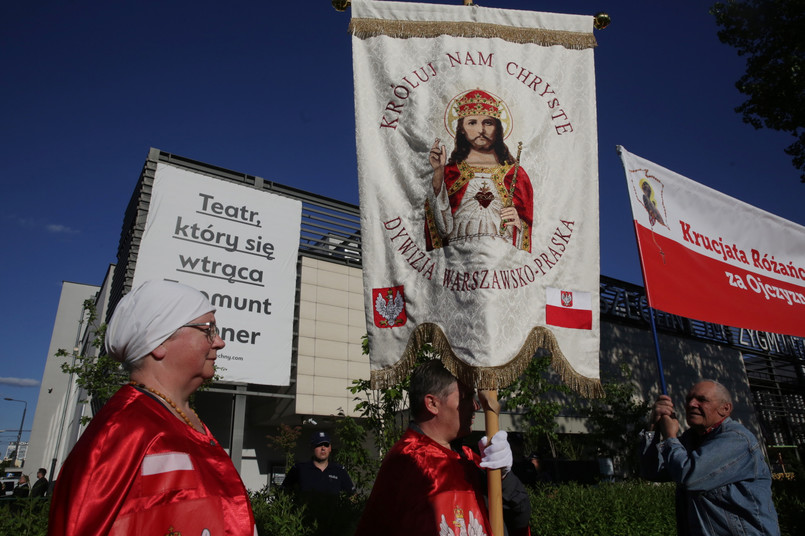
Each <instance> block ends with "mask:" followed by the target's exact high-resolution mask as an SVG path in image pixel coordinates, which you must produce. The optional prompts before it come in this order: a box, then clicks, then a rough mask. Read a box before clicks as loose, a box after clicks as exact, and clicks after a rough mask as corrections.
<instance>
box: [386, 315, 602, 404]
mask: <svg viewBox="0 0 805 536" xmlns="http://www.w3.org/2000/svg"><path fill="white" fill-rule="evenodd" d="M426 343H430V344H431V345H432V346H433V348H434V350H435V351H436V353H437V354H438V355H439V356H440V357H441V360H442V363H444V366H445V367H446V368H447V370H449V371H450V372H452V373H453V375H454V376H455V377H456V378H458V379H459V380H460V381H461V382H462V383H464V384H466V385H472V386H474V387H475V388H476V389H501V388H503V387H506V386H508V385H510V384H511V383H512V382H514V380H516V379H517V378H518V377H520V375H521V374H522V373H523V372H525V369H526V367H528V364H529V363H530V362H531V359H532V358H533V357H534V354H535V353H536V351H537V350H538V349H540V348H544V349H545V350H547V351H548V352H549V353H550V354H551V367H552V368H553V369H554V370H555V371H556V372H557V373H558V374H559V376H560V377H561V378H562V381H563V382H564V383H565V384H566V385H567V386H568V387H570V388H571V389H573V390H574V391H576V392H578V393H579V394H581V395H582V396H585V397H587V398H600V397H603V396H604V388H603V386H602V385H601V380H598V379H595V378H588V377H586V376H582V375H581V374H579V373H578V372H576V371H575V370H573V367H571V366H570V363H568V361H567V359H566V358H565V356H564V354H563V353H562V350H561V349H560V348H559V344H558V343H557V342H556V337H554V335H553V333H551V331H550V330H549V329H548V328H545V327H541V326H539V327H535V328H533V329H532V330H531V332H530V333H529V334H528V337H526V341H525V343H523V346H522V348H520V351H519V352H518V353H517V355H515V356H514V358H512V360H511V361H509V362H508V363H506V364H505V365H500V366H497V367H471V366H470V365H467V364H466V363H464V362H463V361H461V360H460V359H459V358H458V356H457V355H456V354H455V352H453V348H452V347H451V346H450V342H449V341H448V340H447V337H446V336H445V334H444V332H443V331H442V329H441V328H440V327H439V326H437V325H436V324H431V323H425V324H420V325H418V326H417V327H416V328H415V329H414V332H413V333H412V334H411V337H410V338H409V339H408V345H407V346H406V348H405V352H404V353H403V356H402V359H400V360H399V361H398V362H397V363H395V364H394V366H392V367H389V368H386V369H382V370H373V371H372V373H371V381H372V389H387V388H389V387H390V386H391V385H393V384H395V383H398V382H399V381H401V380H402V379H403V378H405V377H406V376H407V375H408V374H409V373H410V372H411V370H412V369H413V367H414V364H415V363H416V354H417V352H418V351H419V350H420V349H421V348H422V347H423V346H424V345H425V344H426ZM370 354H371V348H370Z"/></svg>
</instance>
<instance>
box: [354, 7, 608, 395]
mask: <svg viewBox="0 0 805 536" xmlns="http://www.w3.org/2000/svg"><path fill="white" fill-rule="evenodd" d="M352 15H353V18H352V21H351V24H350V30H351V32H352V35H353V61H354V73H355V109H356V111H355V115H356V124H357V133H356V137H357V149H358V172H359V180H360V201H361V236H362V248H363V274H364V286H365V296H366V317H367V326H368V331H369V345H370V359H371V367H372V383H373V386H374V387H376V388H382V387H384V386H386V385H388V384H390V383H392V382H395V381H397V380H399V379H400V378H402V377H404V376H405V375H406V374H407V373H408V372H409V371H410V368H411V367H412V366H413V364H414V360H415V354H416V352H417V350H418V349H419V348H421V346H422V345H423V344H425V343H431V344H433V346H434V347H435V348H436V350H437V351H438V353H439V354H440V356H441V359H442V361H443V362H444V363H445V365H446V366H447V367H448V368H449V369H450V370H451V371H452V372H453V373H454V374H456V376H458V377H459V378H460V379H462V381H464V382H465V383H467V384H470V385H473V386H475V387H477V388H482V389H497V388H500V387H504V386H506V385H508V384H509V383H510V382H511V381H513V380H514V379H515V378H517V377H518V376H519V375H520V374H521V373H522V372H523V370H524V369H525V367H526V366H527V365H528V362H529V361H530V360H531V358H532V357H533V355H534V353H535V351H536V350H537V349H539V348H544V349H547V350H548V351H549V352H550V354H551V355H552V356H553V366H554V368H555V369H556V370H557V371H558V372H559V373H560V374H561V376H562V378H563V380H564V381H565V382H566V383H567V384H569V385H570V386H572V387H573V388H575V389H577V390H578V391H580V392H582V393H584V394H589V395H593V394H600V393H601V384H600V380H599V374H598V352H599V342H598V339H599V314H598V307H599V295H598V288H599V249H598V177H597V169H598V161H597V143H596V115H595V82H594V76H593V47H594V46H595V40H594V38H593V35H592V30H593V17H592V16H575V15H556V14H546V13H533V12H526V11H514V10H502V9H489V8H483V7H478V6H471V7H468V6H445V5H429V4H416V3H399V2H365V1H360V0H357V1H354V2H353V3H352ZM554 296H559V298H558V299H553V297H554Z"/></svg>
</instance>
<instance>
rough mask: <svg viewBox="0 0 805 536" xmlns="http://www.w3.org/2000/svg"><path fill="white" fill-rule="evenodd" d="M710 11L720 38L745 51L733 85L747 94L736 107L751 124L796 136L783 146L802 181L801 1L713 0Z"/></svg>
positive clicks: (804, 38)
mask: <svg viewBox="0 0 805 536" xmlns="http://www.w3.org/2000/svg"><path fill="white" fill-rule="evenodd" d="M710 13H711V14H712V15H714V16H715V19H716V23H717V24H718V26H719V27H720V28H721V29H720V30H719V32H718V38H719V39H720V40H721V42H722V43H725V44H727V45H730V46H733V47H735V48H736V49H737V50H738V55H740V56H746V73H745V74H744V75H743V76H742V77H741V78H740V79H739V80H738V82H736V84H735V87H737V88H738V91H740V92H741V93H743V94H744V95H746V96H747V97H748V99H747V100H746V101H745V102H744V103H743V104H741V105H740V106H738V107H737V108H736V109H735V111H736V112H738V113H740V114H742V116H743V120H744V122H746V123H749V124H750V125H752V126H753V127H755V128H761V127H766V128H771V129H773V130H779V131H782V132H788V133H790V134H791V135H792V136H794V138H796V141H794V143H792V144H791V145H789V146H788V147H787V148H786V149H785V152H786V153H787V154H789V155H790V156H792V157H793V158H792V160H793V163H794V167H796V168H797V169H798V170H800V171H802V174H801V175H800V179H801V180H802V182H805V32H803V27H805V2H803V1H802V0H729V1H727V2H716V3H715V4H714V5H713V6H712V7H711V8H710Z"/></svg>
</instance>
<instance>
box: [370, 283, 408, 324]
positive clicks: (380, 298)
mask: <svg viewBox="0 0 805 536" xmlns="http://www.w3.org/2000/svg"><path fill="white" fill-rule="evenodd" d="M372 294H373V295H374V306H375V307H374V308H375V315H374V316H375V325H376V326H377V327H379V328H392V327H394V326H402V325H403V324H405V321H406V320H407V319H406V315H405V294H404V293H403V287H401V286H399V287H390V288H382V289H374V292H373V293H372Z"/></svg>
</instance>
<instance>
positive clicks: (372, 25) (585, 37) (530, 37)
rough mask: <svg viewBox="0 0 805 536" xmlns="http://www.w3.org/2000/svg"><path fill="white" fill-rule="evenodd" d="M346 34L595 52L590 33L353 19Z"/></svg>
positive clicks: (439, 22) (430, 22)
mask: <svg viewBox="0 0 805 536" xmlns="http://www.w3.org/2000/svg"><path fill="white" fill-rule="evenodd" d="M349 31H350V33H351V34H352V35H354V36H355V37H357V38H359V39H367V38H369V37H376V36H378V35H386V36H389V37H395V38H401V39H406V38H409V37H431V38H432V37H439V36H440V35H450V36H453V37H483V38H493V37H498V38H500V39H503V40H504V41H509V42H510V43H534V44H536V45H541V46H546V47H549V46H553V45H561V46H563V47H565V48H568V49H573V50H584V49H586V48H595V47H596V46H597V45H598V43H597V42H596V40H595V37H594V36H593V34H592V33H584V32H569V31H566V30H546V29H542V28H518V27H515V26H503V25H500V24H489V23H484V22H449V21H404V20H385V19H360V18H353V19H352V20H351V21H350V23H349Z"/></svg>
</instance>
